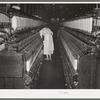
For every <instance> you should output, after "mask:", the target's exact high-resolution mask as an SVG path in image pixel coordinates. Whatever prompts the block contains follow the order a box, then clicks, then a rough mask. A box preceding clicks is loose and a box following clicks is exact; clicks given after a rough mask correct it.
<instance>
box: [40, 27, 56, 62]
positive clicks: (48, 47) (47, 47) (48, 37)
mask: <svg viewBox="0 0 100 100" xmlns="http://www.w3.org/2000/svg"><path fill="white" fill-rule="evenodd" d="M40 36H41V38H43V37H44V41H43V45H44V55H46V60H51V55H52V54H53V52H54V43H53V32H52V31H51V30H50V29H49V28H48V27H44V28H43V29H41V30H40Z"/></svg>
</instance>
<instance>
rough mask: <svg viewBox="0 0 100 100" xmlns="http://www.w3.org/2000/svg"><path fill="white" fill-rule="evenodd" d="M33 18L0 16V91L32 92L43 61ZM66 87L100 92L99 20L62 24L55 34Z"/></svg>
mask: <svg viewBox="0 0 100 100" xmlns="http://www.w3.org/2000/svg"><path fill="white" fill-rule="evenodd" d="M45 25H46V23H45V22H43V21H42V20H39V19H36V18H34V19H33V18H29V17H26V16H23V15H16V14H12V15H7V14H5V13H3V12H1V13H0V88H1V89H4V88H5V89H25V88H36V85H37V81H38V77H39V71H40V68H41V64H42V61H43V44H42V39H41V38H40V35H39V30H40V29H41V28H43V27H44V26H45ZM57 36H58V39H59V44H60V51H61V59H62V63H63V69H64V76H65V80H66V84H65V85H66V87H67V88H69V89H73V88H79V89H95V88H97V89H98V88H100V67H99V65H100V56H99V53H100V52H99V51H100V17H99V16H96V17H93V16H88V17H87V16H84V17H80V18H76V19H73V20H70V21H65V22H62V23H61V25H60V27H59V30H58V35H57Z"/></svg>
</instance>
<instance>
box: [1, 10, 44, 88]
mask: <svg viewBox="0 0 100 100" xmlns="http://www.w3.org/2000/svg"><path fill="white" fill-rule="evenodd" d="M45 25H46V22H44V21H42V20H40V19H37V18H30V17H27V16H23V15H17V14H12V15H7V14H5V13H3V12H1V13H0V88H1V89H27V88H36V85H37V80H38V77H39V70H40V67H41V64H42V61H43V44H42V39H41V38H40V34H39V30H40V29H41V28H43V27H44V26H45Z"/></svg>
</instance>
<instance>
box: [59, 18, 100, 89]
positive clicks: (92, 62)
mask: <svg viewBox="0 0 100 100" xmlns="http://www.w3.org/2000/svg"><path fill="white" fill-rule="evenodd" d="M58 38H59V43H60V50H61V55H62V62H63V69H64V75H65V80H66V86H67V88H69V89H70V88H78V89H98V88H100V65H99V64H100V17H99V16H95V17H93V16H83V17H79V18H75V19H73V20H70V21H65V22H63V23H61V27H60V28H59V33H58Z"/></svg>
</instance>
